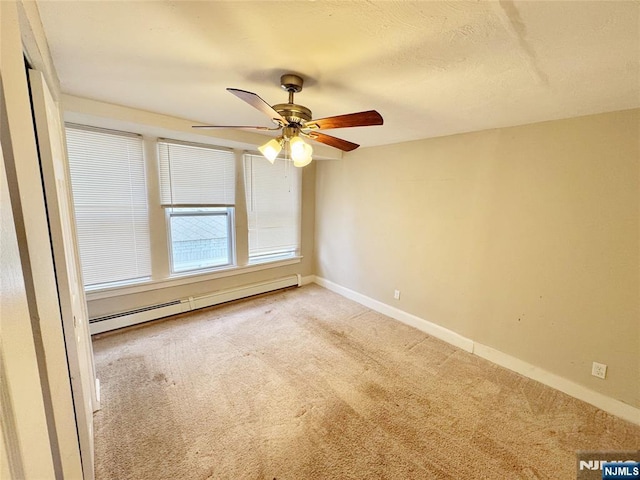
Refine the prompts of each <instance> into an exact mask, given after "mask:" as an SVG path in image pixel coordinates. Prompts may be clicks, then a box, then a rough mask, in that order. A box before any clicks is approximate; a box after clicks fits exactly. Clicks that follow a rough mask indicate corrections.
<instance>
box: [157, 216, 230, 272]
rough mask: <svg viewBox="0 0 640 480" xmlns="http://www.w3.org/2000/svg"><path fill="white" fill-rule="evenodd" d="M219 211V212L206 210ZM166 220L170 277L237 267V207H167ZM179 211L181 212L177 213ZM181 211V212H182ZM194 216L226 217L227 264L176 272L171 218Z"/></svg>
mask: <svg viewBox="0 0 640 480" xmlns="http://www.w3.org/2000/svg"><path fill="white" fill-rule="evenodd" d="M206 209H217V210H208V211H207V210H206ZM164 210H165V220H166V227H165V228H166V235H167V248H168V255H169V258H168V260H169V277H170V278H173V277H183V276H188V275H193V274H198V273H206V272H215V271H217V270H222V269H228V268H229V267H233V266H236V255H235V252H236V247H235V245H236V235H235V207H230V206H226V207H208V206H207V207H205V206H193V207H182V206H180V207H166V208H165V209H164ZM176 210H179V211H176ZM180 210H181V211H180ZM194 216H207V217H208V216H214V217H219V216H224V217H226V225H227V239H228V240H227V259H228V262H227V263H223V264H220V265H207V266H202V267H195V268H186V269H184V270H176V268H175V264H174V251H173V239H172V233H171V232H172V228H171V218H172V217H194Z"/></svg>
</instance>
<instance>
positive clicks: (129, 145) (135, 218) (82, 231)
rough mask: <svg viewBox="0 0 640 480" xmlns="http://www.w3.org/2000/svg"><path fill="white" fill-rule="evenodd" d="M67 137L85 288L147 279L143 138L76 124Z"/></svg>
mask: <svg viewBox="0 0 640 480" xmlns="http://www.w3.org/2000/svg"><path fill="white" fill-rule="evenodd" d="M66 136H67V150H68V154H69V170H70V173H71V189H72V192H73V204H74V209H75V216H76V226H77V233H78V244H79V250H80V263H81V265H82V274H83V279H84V284H85V286H96V285H103V284H109V283H114V282H129V281H132V280H139V279H144V278H149V277H150V276H151V259H150V248H149V220H148V207H147V187H146V180H145V165H144V156H143V148H142V138H141V137H140V136H138V135H133V134H127V133H122V132H114V131H108V130H100V129H95V128H89V127H80V126H75V125H68V126H67V128H66Z"/></svg>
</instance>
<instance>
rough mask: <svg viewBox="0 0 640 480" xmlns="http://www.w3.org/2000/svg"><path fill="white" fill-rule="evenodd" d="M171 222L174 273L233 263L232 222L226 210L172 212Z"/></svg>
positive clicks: (174, 210) (178, 210)
mask: <svg viewBox="0 0 640 480" xmlns="http://www.w3.org/2000/svg"><path fill="white" fill-rule="evenodd" d="M169 219H170V220H169V223H170V229H171V254H172V259H173V271H174V272H184V271H186V270H197V269H201V268H209V267H218V266H221V265H229V264H230V263H231V258H230V257H231V256H230V251H231V249H230V248H229V246H230V238H229V237H230V222H229V215H228V212H227V210H226V209H223V210H222V211H221V212H220V211H218V212H215V213H214V212H211V213H204V212H198V213H196V212H192V213H189V212H188V210H186V209H184V210H183V209H173V211H172V212H171V213H170V214H169Z"/></svg>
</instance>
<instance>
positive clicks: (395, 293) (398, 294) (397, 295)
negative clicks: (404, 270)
mask: <svg viewBox="0 0 640 480" xmlns="http://www.w3.org/2000/svg"><path fill="white" fill-rule="evenodd" d="M393 298H395V299H396V300H400V290H394V291H393Z"/></svg>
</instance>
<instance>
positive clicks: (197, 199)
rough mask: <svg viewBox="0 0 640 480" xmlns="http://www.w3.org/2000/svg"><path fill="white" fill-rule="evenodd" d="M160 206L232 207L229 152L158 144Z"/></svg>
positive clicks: (232, 168)
mask: <svg viewBox="0 0 640 480" xmlns="http://www.w3.org/2000/svg"><path fill="white" fill-rule="evenodd" d="M158 154H159V159H160V191H161V197H162V199H161V200H162V205H165V206H167V205H173V206H208V207H223V206H233V205H234V204H235V203H236V202H235V195H236V193H235V186H236V169H235V155H234V154H233V152H232V151H229V150H223V149H219V148H212V147H209V146H206V145H190V144H184V143H178V142H173V141H166V140H163V141H160V142H158Z"/></svg>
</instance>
